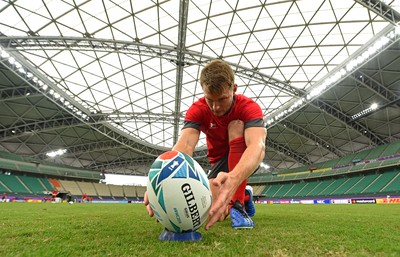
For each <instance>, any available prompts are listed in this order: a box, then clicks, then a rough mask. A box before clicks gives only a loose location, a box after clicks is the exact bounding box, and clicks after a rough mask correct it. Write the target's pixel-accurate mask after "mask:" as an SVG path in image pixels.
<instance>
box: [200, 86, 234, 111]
mask: <svg viewBox="0 0 400 257" xmlns="http://www.w3.org/2000/svg"><path fill="white" fill-rule="evenodd" d="M236 90H237V85H236V84H234V85H233V86H232V87H229V88H228V87H224V90H223V91H222V93H221V94H211V93H210V92H209V91H208V90H207V88H206V89H204V97H205V99H206V103H207V105H208V107H209V108H210V110H211V111H212V113H213V114H214V115H215V116H217V117H219V116H223V115H224V114H225V113H226V112H227V111H228V110H229V108H230V107H231V105H232V101H233V95H234V93H235V92H236Z"/></svg>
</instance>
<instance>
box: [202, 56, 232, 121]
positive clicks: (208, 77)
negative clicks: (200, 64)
mask: <svg viewBox="0 0 400 257" xmlns="http://www.w3.org/2000/svg"><path fill="white" fill-rule="evenodd" d="M234 78H235V75H234V73H233V70H232V68H231V67H230V66H229V65H228V64H227V63H225V62H223V61H221V60H213V61H211V62H210V63H209V64H207V65H206V66H205V67H204V68H203V70H202V71H201V74H200V84H201V87H202V88H203V92H204V97H205V99H206V102H207V105H208V107H209V108H210V109H211V111H212V112H213V114H214V115H215V116H222V115H224V114H225V113H226V112H227V111H228V110H229V108H230V107H231V106H232V101H233V96H234V94H235V92H236V90H237V85H236V84H235V81H234Z"/></svg>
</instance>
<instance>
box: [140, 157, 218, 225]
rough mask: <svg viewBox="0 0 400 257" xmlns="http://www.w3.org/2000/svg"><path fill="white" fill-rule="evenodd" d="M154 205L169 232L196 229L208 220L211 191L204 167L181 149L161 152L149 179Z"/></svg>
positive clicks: (151, 169) (156, 212)
mask: <svg viewBox="0 0 400 257" xmlns="http://www.w3.org/2000/svg"><path fill="white" fill-rule="evenodd" d="M147 195H148V198H149V204H150V207H151V208H152V209H153V211H154V215H155V216H156V218H157V219H158V221H159V222H160V223H161V224H162V225H163V226H164V227H165V228H166V229H167V230H169V231H172V232H177V233H182V232H187V231H195V230H197V229H199V228H200V227H201V225H202V224H203V223H204V222H205V221H206V219H207V216H208V211H209V209H210V207H211V198H212V197H211V191H210V185H209V182H208V178H207V175H206V173H205V172H204V170H203V168H202V167H201V166H200V165H199V164H198V163H197V162H196V161H195V160H194V159H193V158H192V157H191V156H189V155H187V154H185V153H181V152H178V151H168V152H165V153H163V154H161V155H160V156H159V157H158V158H157V159H156V160H155V161H154V163H153V164H152V166H151V168H150V170H149V174H148V180H147Z"/></svg>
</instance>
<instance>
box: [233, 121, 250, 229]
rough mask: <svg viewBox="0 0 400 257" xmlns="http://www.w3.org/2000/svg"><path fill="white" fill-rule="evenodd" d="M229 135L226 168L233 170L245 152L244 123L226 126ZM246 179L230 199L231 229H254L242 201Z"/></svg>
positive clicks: (238, 122)
mask: <svg viewBox="0 0 400 257" xmlns="http://www.w3.org/2000/svg"><path fill="white" fill-rule="evenodd" d="M228 133H229V156H228V168H229V171H231V170H233V168H234V167H235V166H236V164H237V163H238V162H239V160H240V158H241V157H242V155H243V152H244V151H245V150H246V142H245V139H244V122H243V121H240V120H235V121H231V122H230V123H229V125H228ZM246 184H247V179H246V180H245V181H243V182H242V184H240V185H239V187H238V188H237V190H236V192H235V194H234V195H233V197H232V208H231V209H230V211H229V213H230V215H231V220H232V227H233V228H243V229H250V228H253V227H254V223H253V221H252V220H251V218H250V217H249V216H248V215H247V213H246V212H245V210H244V199H245V190H246Z"/></svg>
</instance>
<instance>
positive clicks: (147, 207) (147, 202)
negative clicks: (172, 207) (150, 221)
mask: <svg viewBox="0 0 400 257" xmlns="http://www.w3.org/2000/svg"><path fill="white" fill-rule="evenodd" d="M144 205H145V206H146V209H147V212H148V213H149V216H150V217H153V216H154V211H153V209H152V208H151V207H150V204H149V196H148V195H147V191H146V192H145V193H144Z"/></svg>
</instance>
